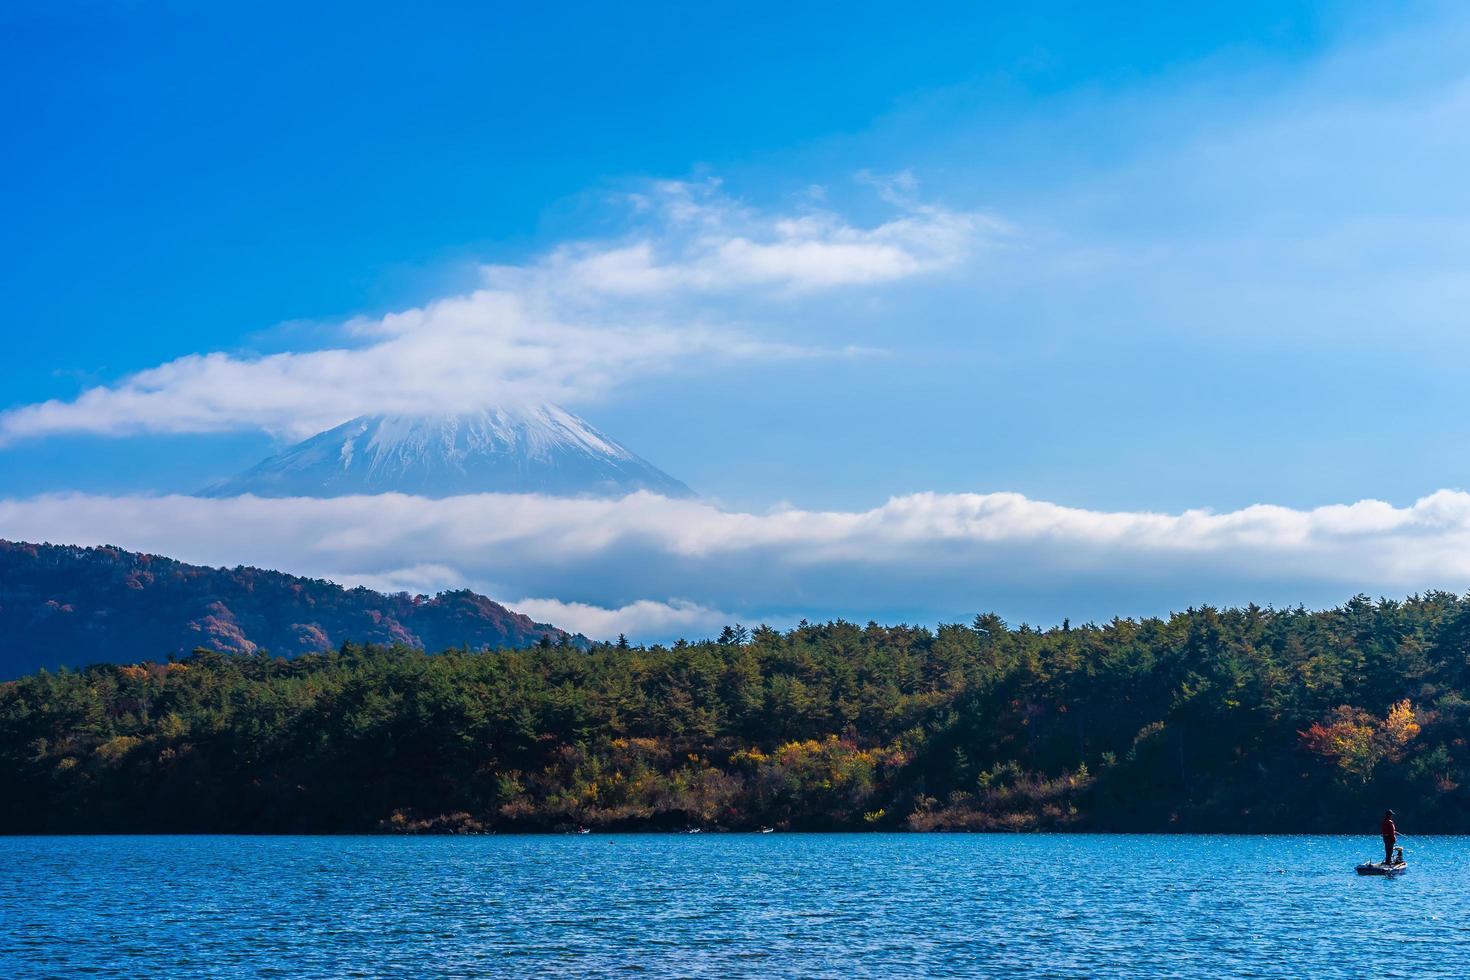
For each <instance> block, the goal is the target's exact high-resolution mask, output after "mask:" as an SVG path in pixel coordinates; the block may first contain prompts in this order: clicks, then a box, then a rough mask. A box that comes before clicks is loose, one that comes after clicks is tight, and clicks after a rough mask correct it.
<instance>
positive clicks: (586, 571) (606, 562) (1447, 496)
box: [0, 490, 1470, 638]
mask: <svg viewBox="0 0 1470 980" xmlns="http://www.w3.org/2000/svg"><path fill="white" fill-rule="evenodd" d="M0 535H3V536H5V537H9V538H17V539H25V540H53V541H67V542H77V543H88V544H101V543H111V544H117V545H121V546H123V547H127V548H132V549H138V550H147V551H155V552H159V553H163V554H169V555H173V556H175V557H179V558H182V559H185V560H189V561H195V562H202V563H207V564H224V565H235V564H238V563H241V562H245V563H251V564H257V565H264V566H267V567H275V568H281V569H284V570H287V571H292V572H297V573H301V574H309V575H323V576H330V577H332V578H334V579H337V580H339V581H344V582H348V583H353V584H357V583H362V584H369V585H373V586H375V587H380V588H395V589H396V588H404V589H408V590H411V591H432V590H435V589H438V588H443V587H447V586H451V585H469V586H471V587H474V588H476V589H478V590H480V591H482V592H485V593H486V594H489V595H491V596H494V597H496V598H499V599H502V600H508V601H510V602H511V603H512V604H513V605H514V604H516V603H517V602H519V604H520V605H521V607H522V608H523V609H525V611H527V612H529V613H531V614H532V615H534V616H536V617H537V618H538V619H546V620H550V621H552V622H557V623H559V624H560V625H564V626H571V627H572V628H576V629H582V630H584V631H585V632H588V633H589V634H591V635H597V636H607V635H616V633H618V632H626V633H629V634H630V635H634V636H641V637H644V638H648V637H650V636H652V637H655V638H657V637H664V638H667V637H668V636H671V635H675V634H678V633H681V632H686V631H695V632H697V631H700V630H703V629H706V628H708V627H709V626H711V625H713V624H714V623H716V622H717V621H719V620H721V619H724V618H726V617H728V618H742V619H745V620H746V621H752V620H758V619H762V618H769V619H772V620H777V621H781V620H790V619H792V618H798V617H800V616H808V617H810V618H820V617H824V616H827V615H832V614H835V613H843V612H849V613H855V614H858V615H867V614H874V615H877V614H879V611H881V610H888V611H890V614H891V611H895V610H896V611H901V612H902V611H907V612H908V613H909V614H912V615H916V616H922V617H927V618H950V617H957V616H964V615H967V614H969V613H973V612H975V611H977V610H978V609H982V608H991V607H996V608H1000V609H1001V611H1002V612H1006V613H1008V614H1011V615H1017V616H1022V615H1024V616H1035V617H1039V618H1051V619H1060V618H1061V617H1062V616H1064V615H1072V616H1074V617H1077V618H1082V617H1086V616H1097V615H1101V616H1107V615H1112V614H1113V613H1127V612H1134V613H1154V612H1164V611H1167V610H1168V609H1169V608H1171V607H1178V606H1182V605H1188V604H1193V603H1198V602H1209V601H1213V602H1220V601H1227V600H1238V601H1245V600H1256V601H1262V602H1267V601H1274V602H1278V603H1295V602H1298V601H1305V602H1309V603H1310V602H1315V601H1319V600H1325V601H1332V600H1335V599H1338V598H1341V597H1342V596H1343V594H1345V593H1351V592H1358V591H1363V590H1368V591H1380V592H1383V593H1385V594H1393V593H1404V592H1410V591H1417V590H1422V589H1428V588H1445V589H1452V590H1462V589H1466V588H1470V494H1467V493H1464V492H1460V491H1449V490H1445V491H1439V492H1437V493H1434V494H1431V495H1429V496H1426V497H1424V498H1422V499H1420V500H1418V501H1416V502H1415V503H1413V504H1412V505H1409V506H1404V507H1399V506H1394V505H1391V504H1388V503H1385V502H1382V501H1375V500H1365V501H1359V502H1356V503H1351V504H1341V505H1332V506H1325V507H1317V508H1313V509H1309V510H1299V509H1293V508H1288V507H1279V506H1270V505H1258V506H1253V507H1247V508H1243V509H1240V510H1235V511H1229V512H1224V513H1213V512H1210V511H1204V510H1190V511H1184V512H1181V513H1172V514H1166V513H1148V512H1138V511H1098V510H1087V509H1082V508H1076V507H1065V506H1061V505H1058V504H1053V503H1048V502H1046V501H1038V500H1031V499H1029V498H1027V497H1024V496H1021V495H1019V494H1010V493H999V494H914V495H910V496H903V497H895V498H893V499H891V500H889V501H887V502H885V503H884V504H883V505H881V506H878V507H874V508H872V509H870V510H861V511H812V510H800V509H794V508H785V509H778V510H774V511H769V512H764V513H749V512H738V511H729V510H722V509H720V508H718V507H715V506H713V505H710V504H708V503H701V502H694V501H682V500H667V499H664V498H661V497H656V496H651V495H648V494H641V493H640V494H634V495H632V496H629V497H626V498H623V499H621V500H573V499H559V498H547V497H539V496H512V495H477V496H466V497H456V498H449V499H444V500H429V499H424V498H419V497H409V496H403V495H392V494H390V495H385V496H378V497H346V498H337V499H322V500H319V499H281V500H261V499H256V498H251V497H243V498H234V499H226V500H203V499H196V498H188V497H99V496H85V495H57V496H44V497H36V498H29V499H20V500H4V501H0ZM527 597H531V598H527Z"/></svg>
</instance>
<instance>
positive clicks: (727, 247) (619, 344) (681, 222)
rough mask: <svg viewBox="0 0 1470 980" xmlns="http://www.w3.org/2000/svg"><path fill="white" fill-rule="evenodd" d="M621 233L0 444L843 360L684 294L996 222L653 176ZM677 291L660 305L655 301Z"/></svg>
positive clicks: (827, 272) (952, 257)
mask: <svg viewBox="0 0 1470 980" xmlns="http://www.w3.org/2000/svg"><path fill="white" fill-rule="evenodd" d="M630 201H631V203H632V206H633V207H634V209H635V210H636V211H637V212H638V213H639V218H638V230H637V231H636V232H635V233H631V234H629V235H628V236H626V237H624V238H621V239H618V240H614V241H598V242H583V243H574V244H568V245H565V246H562V247H560V248H557V249H555V250H553V251H552V252H551V253H550V254H548V255H546V256H543V257H542V258H540V259H538V260H536V261H534V262H531V263H529V264H527V265H523V266H514V267H511V266H490V267H486V268H485V269H484V270H483V276H484V286H483V287H482V288H480V289H476V290H474V291H473V292H470V293H468V294H465V295H460V296H452V297H448V298H444V299H440V300H437V301H435V302H431V303H428V304H425V305H423V306H421V307H416V308H413V309H409V310H404V311H401V312H397V313H392V314H389V315H387V316H384V317H381V318H377V319H357V320H353V321H350V322H348V323H346V324H344V325H343V327H342V329H341V331H340V334H341V339H342V341H343V342H342V344H341V345H339V346H336V347H332V348H328V349H321V350H308V351H292V352H288V353H280V354H273V355H269V356H264V357H241V356H236V355H233V354H229V353H224V352H214V353H203V354H191V355H188V356H185V357H180V358H178V359H176V360H173V361H170V362H168V363H166V364H162V365H159V366H158V367H155V368H152V369H149V370H146V371H140V372H138V373H136V374H133V375H130V376H128V377H126V378H123V379H122V380H121V381H119V382H118V383H116V384H112V385H99V386H96V387H93V388H90V389H88V390H87V391H86V392H84V393H83V394H82V395H80V396H79V397H77V398H75V399H73V400H71V401H61V400H53V401H47V402H44V403H40V404H33V405H26V406H22V407H19V408H15V409H12V410H10V411H7V412H5V413H3V414H0V443H3V442H7V441H14V440H18V439H24V438H35V437H41V436H46V435H50V434H56V433H67V432H85V433H92V434H97V435H127V434H131V433H139V432H157V433H182V432H217V431H224V430H230V429H240V428H250V427H259V428H264V429H267V430H270V431H273V432H280V433H284V434H289V435H304V434H309V433H311V432H314V431H318V430H320V429H322V428H325V427H328V426H330V425H333V424H335V423H338V422H341V421H342V420H344V419H346V418H350V417H352V416H354V415H358V414H363V413H366V412H398V413H404V412H449V411H468V410H473V409H477V408H483V407H487V406H493V405H501V404H507V403H516V402H541V401H566V402H576V401H583V400H586V399H588V398H596V397H599V396H601V395H604V394H606V393H607V392H608V391H610V390H611V389H613V388H614V387H615V386H616V385H618V384H625V383H628V382H629V381H631V380H634V379H638V378H643V377H647V376H650V375H657V374H659V373H662V372H667V371H670V370H673V369H675V368H678V367H684V366H688V365H690V364H699V363H719V362H724V361H730V360H750V359H783V358H799V357H811V356H825V355H831V354H846V353H851V352H852V351H851V349H846V348H839V349H831V348H826V347H821V348H816V347H811V346H807V345H804V344H801V343H800V342H787V341H774V340H770V339H766V338H763V337H761V336H759V335H758V334H755V333H752V332H751V331H750V330H749V329H737V328H735V327H732V326H730V325H729V324H727V323H725V322H724V321H723V319H722V318H721V317H719V316H718V315H717V314H716V313H715V312H712V310H711V309H709V308H707V307H705V306H703V305H701V304H700V303H699V298H700V297H701V296H708V295H711V294H718V293H731V292H735V291H740V292H741V293H742V295H743V296H744V297H745V298H749V297H751V296H752V295H754V296H757V297H761V296H763V297H765V298H767V299H769V300H771V301H774V302H782V301H786V300H790V299H791V298H793V297H796V296H800V295H807V294H810V293H813V292H817V291H822V290H830V289H834V288H838V287H861V286H871V285H880V284H884V283H891V282H894V281H896V280H900V279H904V278H908V277H912V276H916V275H920V274H922V273H926V272H932V271H937V270H940V269H943V268H946V267H948V266H950V265H953V264H954V263H956V262H958V261H959V260H960V259H961V258H962V257H963V256H964V255H966V254H968V252H969V251H970V249H971V248H972V246H973V245H974V244H975V243H976V242H977V241H978V240H980V238H981V237H982V236H983V235H985V234H988V233H998V230H999V228H1000V226H999V225H998V224H997V223H995V222H994V221H993V220H991V219H988V218H985V217H983V216H981V215H976V214H960V213H956V212H951V211H947V210H944V209H942V208H937V207H933V206H929V205H925V204H922V203H920V202H917V201H904V202H899V203H897V204H895V207H896V208H897V213H896V215H895V216H894V217H892V218H891V219H890V220H888V221H886V222H883V223H881V224H878V225H876V226H874V227H858V226H855V225H853V224H850V223H849V222H848V221H846V220H845V219H843V218H842V217H840V216H838V215H836V214H834V213H831V212H826V211H818V210H806V211H803V212H801V213H797V214H769V213H764V212H759V211H755V210H753V209H751V208H748V207H746V206H743V205H741V204H740V203H739V202H737V201H735V200H732V199H731V198H729V197H727V196H725V195H723V194H722V193H721V192H720V191H719V189H718V186H717V185H715V184H712V183H710V184H688V183H679V182H664V183H660V184H657V185H655V186H653V187H652V188H651V189H650V190H649V191H648V192H647V193H644V194H639V195H634V196H633V197H631V198H630ZM677 300H685V301H687V302H688V305H686V306H683V307H680V308H678V309H677V310H676V309H675V308H674V307H673V306H671V305H670V304H671V303H673V302H674V301H677Z"/></svg>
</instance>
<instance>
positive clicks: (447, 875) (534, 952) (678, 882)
mask: <svg viewBox="0 0 1470 980" xmlns="http://www.w3.org/2000/svg"><path fill="white" fill-rule="evenodd" d="M1405 843H1406V844H1407V845H1408V846H1407V850H1408V852H1409V860H1410V862H1411V866H1412V869H1411V871H1410V872H1409V873H1408V874H1407V875H1405V876H1403V877H1401V878H1398V879H1383V878H1360V877H1358V876H1357V875H1355V874H1353V871H1352V868H1353V865H1354V864H1355V863H1357V862H1358V861H1360V860H1364V859H1368V858H1371V857H1373V856H1374V854H1375V848H1379V847H1380V846H1381V845H1379V843H1378V841H1377V839H1376V838H1373V837H1369V836H1364V837H1359V838H1337V837H1269V838H1263V837H1149V836H1139V837H1121V836H1070V835H1069V836H1050V835H1042V836H995V835H900V834H892V835H889V834H863V835H824V834H810V835H809V834H770V835H765V836H760V835H716V834H704V835H699V836H661V835H646V836H641V835H635V836H603V835H596V834H593V835H587V836H580V837H471V838H384V837H57V838H0V977H42V976H68V977H69V976H78V975H90V976H103V977H192V976H201V977H202V976H209V977H285V976H289V977H349V976H364V977H471V976H485V975H522V976H529V975H536V976H547V975H552V976H555V975H562V976H625V975H637V976H645V977H686V976H710V977H717V976H718V977H724V976H760V977H770V976H793V977H795V976H800V977H815V976H833V977H849V976H916V975H918V976H1001V975H1012V976H1037V977H1130V978H1133V977H1200V976H1238V977H1314V978H1316V977H1361V976H1377V977H1399V976H1402V977H1418V978H1422V977H1465V976H1470V899H1467V895H1470V839H1467V838H1422V839H1419V838H1415V839H1411V840H1408V841H1406V842H1405Z"/></svg>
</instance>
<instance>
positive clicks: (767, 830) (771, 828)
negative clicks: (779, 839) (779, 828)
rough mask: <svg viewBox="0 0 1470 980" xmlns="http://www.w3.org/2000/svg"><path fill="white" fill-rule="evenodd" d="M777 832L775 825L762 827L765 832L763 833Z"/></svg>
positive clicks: (762, 831)
mask: <svg viewBox="0 0 1470 980" xmlns="http://www.w3.org/2000/svg"><path fill="white" fill-rule="evenodd" d="M775 832H776V828H775V827H762V828H761V833H763V834H774V833H775Z"/></svg>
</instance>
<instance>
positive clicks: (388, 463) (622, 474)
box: [200, 405, 692, 497]
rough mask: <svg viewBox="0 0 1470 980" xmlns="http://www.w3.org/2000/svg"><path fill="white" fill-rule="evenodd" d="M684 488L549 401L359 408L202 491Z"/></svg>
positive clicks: (683, 491) (669, 491)
mask: <svg viewBox="0 0 1470 980" xmlns="http://www.w3.org/2000/svg"><path fill="white" fill-rule="evenodd" d="M637 490H648V491H650V492H652V493H658V494H662V495H663V496H666V497H688V496H692V491H690V489H689V488H688V487H687V486H685V485H684V484H683V483H680V482H679V481H678V480H676V479H674V478H673V477H671V476H669V475H668V474H667V473H665V472H663V471H662V470H660V469H658V468H657V467H656V466H654V465H653V464H651V463H649V462H648V461H646V460H644V459H642V458H640V457H639V456H638V455H636V454H635V453H633V452H632V451H631V450H629V449H627V448H626V447H625V446H622V445H621V444H619V443H618V442H616V441H614V440H613V439H611V438H610V437H608V436H606V435H604V434H603V433H601V432H599V431H598V430H597V429H595V428H593V427H592V426H591V425H589V424H588V423H587V422H586V421H584V420H583V419H580V418H578V417H577V416H575V415H573V414H572V413H570V412H568V411H566V410H564V409H561V408H558V407H556V406H555V405H540V406H535V407H530V408H499V409H493V410H488V411H483V412H474V413H469V414H464V415H441V416H423V417H415V416H388V415H371V416H369V415H365V416H362V417H361V418H356V419H353V420H352V421H350V422H345V423H343V424H342V425H339V426H337V427H336V428H335V429H328V430H327V431H326V432H321V433H318V434H317V435H314V436H312V437H311V438H310V439H307V440H306V441H305V442H302V443H298V444H297V445H295V446H292V447H291V448H290V449H287V450H285V451H284V452H281V453H279V454H277V455H275V456H272V457H270V458H269V459H267V460H264V461H263V462H261V463H258V464H257V465H255V466H254V467H252V468H250V469H249V470H246V471H245V472H244V473H241V474H239V475H238V476H235V477H231V478H230V479H228V480H225V481H223V482H222V483H217V484H215V485H214V486H212V487H208V488H206V489H204V490H202V491H200V496H205V497H236V496H240V495H241V494H247V493H249V494H254V495H255V496H257V497H341V496H346V495H349V494H372V493H412V494H419V495H422V496H427V497H451V496H455V495H458V494H465V493H547V494H555V495H558V496H584V495H585V496H621V495H623V494H628V493H633V492H634V491H637Z"/></svg>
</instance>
